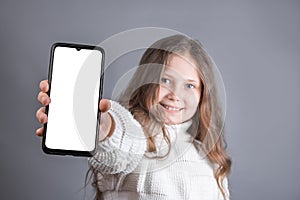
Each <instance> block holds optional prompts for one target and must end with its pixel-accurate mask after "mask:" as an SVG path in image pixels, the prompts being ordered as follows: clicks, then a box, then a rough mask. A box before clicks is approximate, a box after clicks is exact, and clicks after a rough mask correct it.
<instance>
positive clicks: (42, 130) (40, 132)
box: [35, 127, 44, 137]
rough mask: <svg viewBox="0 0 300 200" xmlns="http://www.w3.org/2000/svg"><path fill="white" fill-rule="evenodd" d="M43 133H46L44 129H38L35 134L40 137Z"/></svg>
mask: <svg viewBox="0 0 300 200" xmlns="http://www.w3.org/2000/svg"><path fill="white" fill-rule="evenodd" d="M43 133H44V127H41V128H38V129H37V130H36V132H35V134H36V135H37V136H40V137H41V136H43Z"/></svg>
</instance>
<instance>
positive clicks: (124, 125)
mask: <svg viewBox="0 0 300 200" xmlns="http://www.w3.org/2000/svg"><path fill="white" fill-rule="evenodd" d="M109 114H110V115H111V116H112V118H113V120H114V122H115V130H114V132H113V134H112V135H111V136H110V137H109V138H107V139H105V140H104V141H101V142H99V143H98V150H97V153H96V154H95V155H94V156H93V157H92V158H90V159H89V163H90V165H92V167H93V168H94V169H95V170H97V171H100V172H101V173H102V174H117V173H121V172H122V173H123V174H128V173H130V172H132V171H133V170H134V169H135V168H136V167H137V165H138V164H139V162H140V161H141V159H142V157H143V155H144V153H145V151H146V145H147V143H146V137H145V135H144V132H143V129H142V127H141V125H140V124H139V122H137V121H136V120H135V119H134V118H133V116H132V114H131V113H130V112H129V111H128V110H127V109H126V108H124V107H122V106H121V105H120V104H118V103H117V102H114V101H111V108H110V110H109Z"/></svg>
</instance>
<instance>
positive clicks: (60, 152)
mask: <svg viewBox="0 0 300 200" xmlns="http://www.w3.org/2000/svg"><path fill="white" fill-rule="evenodd" d="M56 47H69V48H76V50H81V49H89V50H98V51H100V52H101V53H102V60H101V62H102V63H101V69H100V70H101V72H100V74H101V76H100V83H99V84H100V86H99V95H98V105H99V102H100V99H101V98H102V93H103V80H104V61H105V52H104V49H103V48H101V47H99V46H94V45H86V44H76V43H66V42H57V43H54V44H53V45H52V46H51V50H50V62H49V70H48V83H49V90H48V92H47V94H48V95H49V96H50V92H51V80H52V70H53V60H54V51H55V48H56ZM48 110H49V105H48V106H46V109H45V113H46V114H47V115H48ZM97 113H98V114H97V124H96V140H95V148H94V150H93V151H77V150H65V149H51V148H48V147H47V146H46V144H45V142H46V137H47V134H46V132H47V123H45V124H44V132H43V140H42V149H43V151H44V152H45V153H46V154H52V155H71V156H81V157H92V156H93V155H94V154H95V153H96V152H97V142H98V139H99V124H100V123H99V121H100V117H101V116H100V115H101V113H100V109H99V107H98V112H97Z"/></svg>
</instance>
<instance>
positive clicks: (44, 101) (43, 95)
mask: <svg viewBox="0 0 300 200" xmlns="http://www.w3.org/2000/svg"><path fill="white" fill-rule="evenodd" d="M37 99H38V101H39V102H40V103H41V104H43V105H44V106H47V105H49V103H50V102H51V99H50V97H49V96H48V95H47V94H46V93H45V92H39V94H38V97H37Z"/></svg>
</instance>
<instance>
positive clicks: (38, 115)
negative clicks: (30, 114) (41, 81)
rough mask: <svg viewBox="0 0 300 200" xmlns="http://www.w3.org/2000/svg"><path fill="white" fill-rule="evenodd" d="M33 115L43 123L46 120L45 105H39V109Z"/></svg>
mask: <svg viewBox="0 0 300 200" xmlns="http://www.w3.org/2000/svg"><path fill="white" fill-rule="evenodd" d="M35 116H36V118H37V120H38V121H39V122H40V123H41V124H44V123H46V122H47V121H48V116H47V115H46V113H45V107H41V108H40V109H38V110H37V111H36V114H35Z"/></svg>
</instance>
